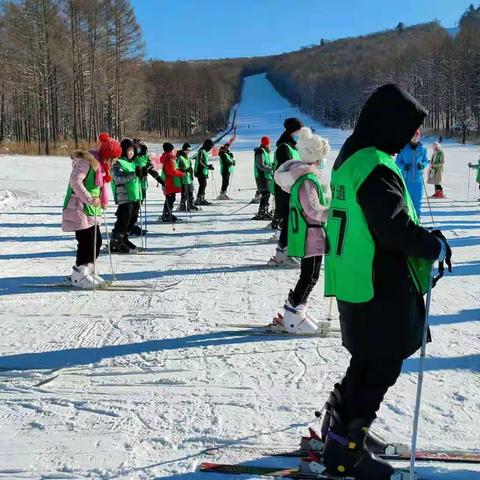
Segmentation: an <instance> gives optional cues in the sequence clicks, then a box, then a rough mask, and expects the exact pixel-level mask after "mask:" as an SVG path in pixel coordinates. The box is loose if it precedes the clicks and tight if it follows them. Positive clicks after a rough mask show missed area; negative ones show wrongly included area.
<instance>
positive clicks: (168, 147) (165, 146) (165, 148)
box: [163, 142, 175, 153]
mask: <svg viewBox="0 0 480 480" xmlns="http://www.w3.org/2000/svg"><path fill="white" fill-rule="evenodd" d="M174 150H175V147H174V146H173V145H172V144H171V143H168V142H165V143H164V144H163V151H164V152H165V153H172V152H173V151H174Z"/></svg>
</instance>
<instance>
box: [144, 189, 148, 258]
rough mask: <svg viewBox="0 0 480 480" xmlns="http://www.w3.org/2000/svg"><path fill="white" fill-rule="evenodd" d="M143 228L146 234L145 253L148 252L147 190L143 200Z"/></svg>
mask: <svg viewBox="0 0 480 480" xmlns="http://www.w3.org/2000/svg"><path fill="white" fill-rule="evenodd" d="M143 201H144V203H143V227H144V234H145V251H146V250H147V233H148V232H147V222H148V220H147V189H145V198H144V199H143Z"/></svg>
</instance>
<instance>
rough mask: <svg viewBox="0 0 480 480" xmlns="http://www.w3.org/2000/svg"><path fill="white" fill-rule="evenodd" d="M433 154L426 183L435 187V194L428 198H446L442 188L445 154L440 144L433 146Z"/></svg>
mask: <svg viewBox="0 0 480 480" xmlns="http://www.w3.org/2000/svg"><path fill="white" fill-rule="evenodd" d="M432 147H433V154H432V158H431V159H430V165H429V167H428V174H427V183H428V184H430V185H435V193H434V194H433V195H432V196H431V197H430V198H439V199H441V198H446V197H445V193H444V192H443V187H442V183H443V182H442V176H443V166H444V165H445V152H444V151H443V148H442V146H441V145H440V143H438V142H435V143H434V144H433V145H432Z"/></svg>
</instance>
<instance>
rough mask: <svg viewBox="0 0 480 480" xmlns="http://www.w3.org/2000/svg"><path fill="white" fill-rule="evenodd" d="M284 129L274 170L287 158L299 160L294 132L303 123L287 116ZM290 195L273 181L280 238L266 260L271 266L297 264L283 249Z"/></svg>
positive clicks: (285, 243)
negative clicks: (273, 252) (270, 256)
mask: <svg viewBox="0 0 480 480" xmlns="http://www.w3.org/2000/svg"><path fill="white" fill-rule="evenodd" d="M283 126H284V128H285V131H284V132H283V133H282V135H281V136H280V138H279V139H278V141H277V151H276V152H275V162H274V170H277V168H278V167H280V166H281V165H283V164H284V163H285V162H287V161H288V160H300V154H299V153H298V150H297V141H296V138H297V135H296V133H297V132H298V131H299V130H300V129H301V128H302V127H303V123H302V122H301V121H300V120H299V119H298V118H287V119H286V120H285V122H284V124H283ZM289 204H290V195H289V194H288V193H287V192H284V191H283V190H282V188H281V187H280V186H279V185H278V184H277V183H276V182H275V218H274V223H277V224H278V225H279V226H280V228H281V232H280V238H279V240H278V244H277V248H276V252H275V255H274V256H273V257H272V258H271V259H270V260H269V261H268V265H269V266H271V267H276V266H288V265H290V266H298V265H299V262H298V260H297V259H296V258H293V257H290V258H289V257H288V256H287V253H286V252H285V249H286V248H287V244H288V216H289V212H290V208H289Z"/></svg>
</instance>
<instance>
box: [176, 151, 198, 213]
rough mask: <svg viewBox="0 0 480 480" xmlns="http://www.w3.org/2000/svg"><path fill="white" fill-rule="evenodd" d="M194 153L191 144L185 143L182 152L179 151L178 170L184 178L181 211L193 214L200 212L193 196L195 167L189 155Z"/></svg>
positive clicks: (182, 180)
mask: <svg viewBox="0 0 480 480" xmlns="http://www.w3.org/2000/svg"><path fill="white" fill-rule="evenodd" d="M191 151H192V146H191V145H190V144H189V143H184V144H183V146H182V149H181V150H178V151H177V164H178V169H179V170H180V171H181V172H183V174H184V176H183V177H182V178H181V182H182V197H181V200H180V211H181V212H186V211H189V212H191V211H192V210H193V211H196V210H199V208H198V207H197V206H196V205H195V204H194V200H193V194H194V191H195V190H194V188H193V167H192V161H191V159H190V158H189V157H188V154H189V153H190V152H191Z"/></svg>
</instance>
